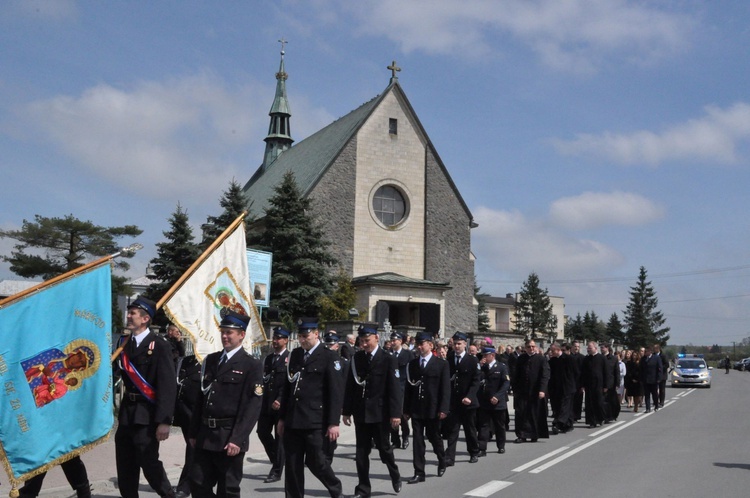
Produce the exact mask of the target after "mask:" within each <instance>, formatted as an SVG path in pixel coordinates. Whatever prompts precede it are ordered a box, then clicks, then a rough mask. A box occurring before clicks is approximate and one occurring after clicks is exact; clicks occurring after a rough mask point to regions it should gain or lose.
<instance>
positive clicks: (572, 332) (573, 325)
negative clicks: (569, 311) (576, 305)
mask: <svg viewBox="0 0 750 498" xmlns="http://www.w3.org/2000/svg"><path fill="white" fill-rule="evenodd" d="M565 337H566V338H567V339H568V340H569V341H585V340H586V335H585V334H584V330H583V318H581V314H580V313H578V314H577V315H576V317H575V319H574V320H569V321H567V322H565Z"/></svg>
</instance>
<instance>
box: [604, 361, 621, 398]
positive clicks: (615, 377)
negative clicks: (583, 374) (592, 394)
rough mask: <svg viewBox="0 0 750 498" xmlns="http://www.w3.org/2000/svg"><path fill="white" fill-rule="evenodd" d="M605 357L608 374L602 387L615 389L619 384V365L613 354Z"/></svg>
mask: <svg viewBox="0 0 750 498" xmlns="http://www.w3.org/2000/svg"><path fill="white" fill-rule="evenodd" d="M606 358H607V368H608V369H609V376H608V377H607V384H606V385H605V386H604V387H606V388H607V389H615V388H616V387H617V386H619V385H620V365H619V362H618V361H617V357H616V356H615V355H613V354H608V355H607V356H606Z"/></svg>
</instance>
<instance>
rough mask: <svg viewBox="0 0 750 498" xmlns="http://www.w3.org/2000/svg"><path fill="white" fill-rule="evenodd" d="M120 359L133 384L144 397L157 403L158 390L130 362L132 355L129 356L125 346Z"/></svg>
mask: <svg viewBox="0 0 750 498" xmlns="http://www.w3.org/2000/svg"><path fill="white" fill-rule="evenodd" d="M128 341H130V339H128ZM125 345H127V342H126V343H125ZM120 359H121V361H122V369H123V370H124V371H125V373H126V374H127V375H128V378H129V379H130V381H131V382H132V383H133V385H134V386H135V387H136V388H138V391H140V393H141V394H142V395H143V397H144V398H146V399H147V400H149V401H150V402H151V403H156V391H154V388H153V387H151V384H149V383H148V382H147V381H146V379H144V378H143V376H142V375H141V373H140V372H139V371H138V370H136V369H135V367H134V366H133V364H132V363H130V357H129V356H128V353H127V352H125V349H124V348H123V350H122V353H121V354H120Z"/></svg>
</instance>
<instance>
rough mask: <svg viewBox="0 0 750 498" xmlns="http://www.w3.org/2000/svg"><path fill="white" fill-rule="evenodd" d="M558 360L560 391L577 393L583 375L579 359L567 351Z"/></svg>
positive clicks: (562, 392)
mask: <svg viewBox="0 0 750 498" xmlns="http://www.w3.org/2000/svg"><path fill="white" fill-rule="evenodd" d="M558 360H560V361H559V362H558V367H559V368H558V370H559V376H560V380H559V389H560V393H561V394H575V392H576V390H577V389H578V387H579V378H580V376H581V372H580V371H579V366H578V361H577V360H576V358H574V357H573V355H571V354H565V353H563V354H562V355H561V356H560V357H559V358H558ZM618 371H619V369H618Z"/></svg>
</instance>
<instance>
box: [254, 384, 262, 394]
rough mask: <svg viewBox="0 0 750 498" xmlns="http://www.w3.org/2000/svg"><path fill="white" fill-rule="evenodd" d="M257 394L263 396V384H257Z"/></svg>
mask: <svg viewBox="0 0 750 498" xmlns="http://www.w3.org/2000/svg"><path fill="white" fill-rule="evenodd" d="M255 395H256V396H263V386H262V385H261V384H255Z"/></svg>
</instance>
